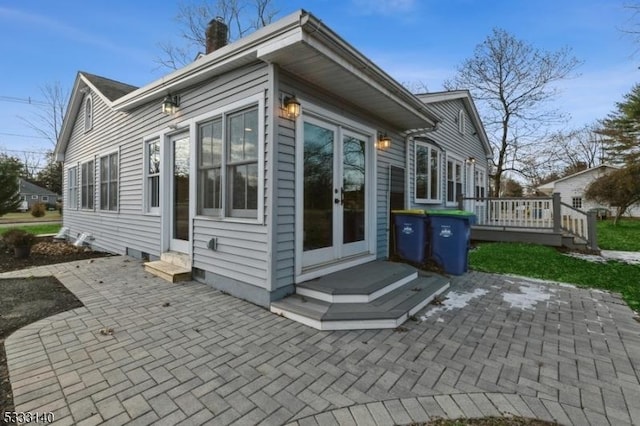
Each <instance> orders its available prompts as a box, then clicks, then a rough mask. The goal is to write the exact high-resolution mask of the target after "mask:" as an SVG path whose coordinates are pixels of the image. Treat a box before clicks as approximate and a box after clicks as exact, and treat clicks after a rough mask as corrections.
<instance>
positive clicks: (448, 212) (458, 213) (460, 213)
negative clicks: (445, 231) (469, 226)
mask: <svg viewBox="0 0 640 426" xmlns="http://www.w3.org/2000/svg"><path fill="white" fill-rule="evenodd" d="M424 212H425V213H426V214H427V215H429V216H450V217H451V216H452V217H459V218H461V219H468V218H470V217H471V216H475V213H473V212H469V211H466V210H452V209H442V210H425V211H424Z"/></svg>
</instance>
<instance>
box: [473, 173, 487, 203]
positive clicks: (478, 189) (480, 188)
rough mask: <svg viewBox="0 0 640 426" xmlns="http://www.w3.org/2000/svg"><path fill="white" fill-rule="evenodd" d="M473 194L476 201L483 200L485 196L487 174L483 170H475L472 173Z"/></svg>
mask: <svg viewBox="0 0 640 426" xmlns="http://www.w3.org/2000/svg"><path fill="white" fill-rule="evenodd" d="M473 181H474V192H473V196H474V197H476V198H477V199H479V198H484V197H485V196H486V193H485V191H486V187H487V174H486V173H485V171H484V170H482V169H478V168H476V169H475V170H474V171H473Z"/></svg>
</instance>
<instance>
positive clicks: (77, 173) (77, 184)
mask: <svg viewBox="0 0 640 426" xmlns="http://www.w3.org/2000/svg"><path fill="white" fill-rule="evenodd" d="M71 170H74V171H75V186H73V189H75V203H73V204H72V203H71V201H72V200H71V189H72V187H71V186H70V184H69V172H70V171H71ZM79 177H80V164H78V163H76V164H74V165H73V166H71V167H68V168H67V188H66V189H67V191H66V192H67V203H68V206H65V207H66V208H69V209H73V210H78V204H79V200H80V197H79V195H80V182H79Z"/></svg>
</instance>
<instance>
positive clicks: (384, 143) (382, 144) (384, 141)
mask: <svg viewBox="0 0 640 426" xmlns="http://www.w3.org/2000/svg"><path fill="white" fill-rule="evenodd" d="M390 147H391V138H390V137H389V136H387V134H386V133H384V134H380V137H379V138H378V142H377V143H376V148H378V149H382V150H387V149H389V148H390Z"/></svg>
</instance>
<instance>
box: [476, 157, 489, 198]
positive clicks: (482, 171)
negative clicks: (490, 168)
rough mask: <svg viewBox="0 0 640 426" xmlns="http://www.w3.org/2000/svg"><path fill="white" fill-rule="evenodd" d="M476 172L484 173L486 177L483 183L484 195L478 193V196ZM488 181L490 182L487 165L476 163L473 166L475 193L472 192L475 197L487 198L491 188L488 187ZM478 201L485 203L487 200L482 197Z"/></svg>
mask: <svg viewBox="0 0 640 426" xmlns="http://www.w3.org/2000/svg"><path fill="white" fill-rule="evenodd" d="M476 172H480V173H482V175H483V177H484V179H483V181H484V182H483V184H484V197H482V195H481V194H478V195H477V196H476V187H477V186H478V185H476ZM487 183H488V181H487V169H486V168H485V167H481V166H478V165H475V166H474V168H473V194H472V195H473V198H476V199H477V198H478V197H482V198H487V197H488V196H489V188H488V187H487ZM476 203H481V204H484V203H485V200H482V199H481V200H480V201H476Z"/></svg>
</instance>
